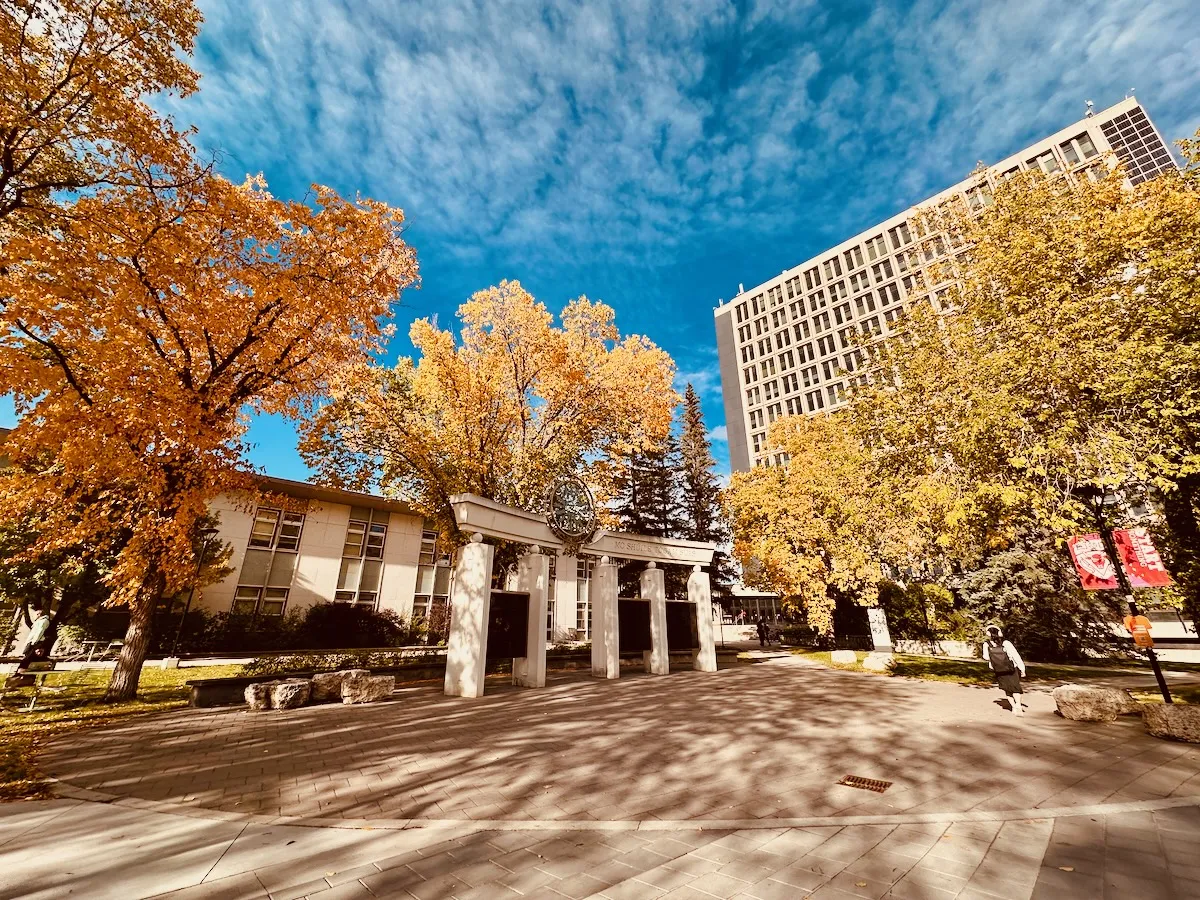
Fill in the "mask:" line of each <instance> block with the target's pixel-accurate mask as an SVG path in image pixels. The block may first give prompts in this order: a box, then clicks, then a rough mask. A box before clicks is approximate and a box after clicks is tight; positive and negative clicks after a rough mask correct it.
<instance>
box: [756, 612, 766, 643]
mask: <svg viewBox="0 0 1200 900" xmlns="http://www.w3.org/2000/svg"><path fill="white" fill-rule="evenodd" d="M758 646H760V647H765V646H767V620H766V617H765V616H759V617H758Z"/></svg>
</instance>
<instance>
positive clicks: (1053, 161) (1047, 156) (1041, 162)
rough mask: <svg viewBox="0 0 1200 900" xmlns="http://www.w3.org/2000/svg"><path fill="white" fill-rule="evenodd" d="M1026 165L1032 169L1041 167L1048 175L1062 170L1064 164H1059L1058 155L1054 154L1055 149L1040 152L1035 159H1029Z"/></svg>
mask: <svg viewBox="0 0 1200 900" xmlns="http://www.w3.org/2000/svg"><path fill="white" fill-rule="evenodd" d="M1025 165H1027V166H1029V168H1031V169H1041V170H1042V172H1044V173H1045V174H1046V175H1055V174H1057V173H1059V172H1061V171H1062V166H1060V165H1059V164H1058V157H1057V156H1055V155H1054V151H1053V150H1047V151H1046V152H1045V153H1039V154H1038V155H1037V156H1035V157H1034V158H1033V159H1031V160H1029V161H1027V162H1026V163H1025Z"/></svg>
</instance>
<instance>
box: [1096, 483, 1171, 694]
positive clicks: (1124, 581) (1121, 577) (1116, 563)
mask: <svg viewBox="0 0 1200 900" xmlns="http://www.w3.org/2000/svg"><path fill="white" fill-rule="evenodd" d="M1096 522H1097V524H1099V526H1100V539H1101V540H1102V541H1104V551H1105V552H1106V553H1107V554H1108V558H1109V559H1110V560H1112V565H1113V570H1114V571H1115V572H1116V573H1117V584H1118V585H1120V587H1121V592H1122V593H1123V594H1124V595H1125V602H1126V603H1127V604H1128V605H1129V614H1130V615H1131V616H1140V615H1141V614H1142V613H1141V611H1140V610H1139V609H1138V605H1137V602H1136V601H1135V600H1134V599H1133V586H1132V585H1130V583H1129V579H1128V578H1126V577H1125V567H1124V566H1122V565H1121V557H1120V556H1118V555H1117V543H1116V541H1114V540H1113V536H1112V531H1111V530H1110V529H1109V527H1108V523H1107V522H1106V521H1105V520H1104V500H1103V498H1101V499H1100V500H1098V501H1097V502H1096ZM1145 649H1146V655H1147V656H1149V657H1150V668H1152V669H1153V670H1154V677H1155V678H1156V679H1157V680H1158V689H1159V690H1160V691H1162V695H1163V702H1164V703H1166V704H1167V705H1168V706H1170V705H1171V704H1172V703H1173V702H1174V701H1173V700H1172V699H1171V691H1170V690H1169V689H1168V688H1167V680H1166V679H1165V678H1163V673H1162V669H1161V668H1160V667H1159V665H1158V656H1157V655H1156V654H1155V653H1154V648H1153V647H1146V648H1145Z"/></svg>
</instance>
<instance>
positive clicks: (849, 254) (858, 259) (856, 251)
mask: <svg viewBox="0 0 1200 900" xmlns="http://www.w3.org/2000/svg"><path fill="white" fill-rule="evenodd" d="M843 255H844V256H845V257H846V271H847V272H849V271H851V270H852V269H857V268H858V267H859V266H861V265H862V264H863V257H862V248H861V247H851V248H850V249H849V250H847V251H846V252H845V253H844V254H843Z"/></svg>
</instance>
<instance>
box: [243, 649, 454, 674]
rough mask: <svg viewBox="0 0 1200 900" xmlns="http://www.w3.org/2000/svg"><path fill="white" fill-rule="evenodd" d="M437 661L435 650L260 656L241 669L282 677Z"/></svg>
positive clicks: (248, 672)
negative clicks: (301, 673)
mask: <svg viewBox="0 0 1200 900" xmlns="http://www.w3.org/2000/svg"><path fill="white" fill-rule="evenodd" d="M437 658H438V654H437V653H436V652H435V651H432V650H431V651H428V652H426V653H420V652H418V653H412V652H411V651H410V652H408V653H401V652H400V651H391V650H381V651H375V652H373V653H353V652H350V653H289V654H286V655H282V656H264V657H260V658H259V659H256V660H254V661H253V662H250V663H247V664H246V665H244V666H242V671H241V674H242V675H286V674H288V673H290V672H333V671H336V670H338V669H392V668H396V667H398V666H402V665H411V664H412V663H419V662H423V661H432V660H435V659H437Z"/></svg>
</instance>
